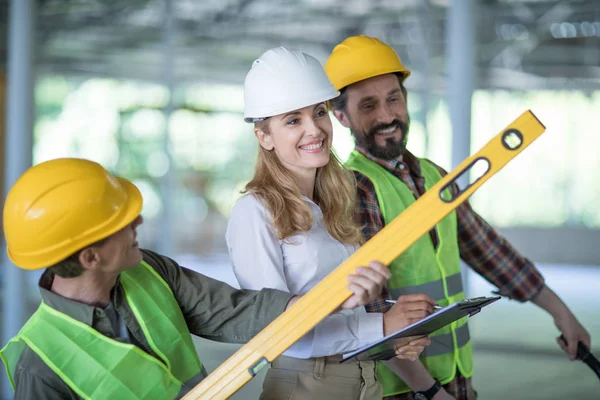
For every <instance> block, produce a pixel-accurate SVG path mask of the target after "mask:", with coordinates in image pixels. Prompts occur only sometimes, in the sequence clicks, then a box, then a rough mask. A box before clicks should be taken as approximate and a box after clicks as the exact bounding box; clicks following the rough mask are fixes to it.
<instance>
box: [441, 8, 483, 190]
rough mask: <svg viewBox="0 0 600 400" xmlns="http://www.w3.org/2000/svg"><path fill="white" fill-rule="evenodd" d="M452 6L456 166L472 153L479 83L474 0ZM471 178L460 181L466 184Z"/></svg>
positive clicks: (449, 65)
mask: <svg viewBox="0 0 600 400" xmlns="http://www.w3.org/2000/svg"><path fill="white" fill-rule="evenodd" d="M450 5H451V6H450V8H449V10H448V29H447V36H448V42H447V56H446V60H447V71H448V86H447V94H446V99H447V102H448V108H449V110H450V121H451V122H452V168H455V167H456V166H458V164H460V163H461V162H462V161H463V160H464V159H465V158H467V157H468V156H469V155H470V154H471V97H472V95H473V88H474V85H475V76H474V75H475V71H476V68H475V37H474V35H475V27H474V21H473V0H452V1H451V2H450ZM466 184H467V181H466V180H465V179H463V180H462V181H461V182H459V185H460V186H461V187H463V188H464V187H465V186H466Z"/></svg>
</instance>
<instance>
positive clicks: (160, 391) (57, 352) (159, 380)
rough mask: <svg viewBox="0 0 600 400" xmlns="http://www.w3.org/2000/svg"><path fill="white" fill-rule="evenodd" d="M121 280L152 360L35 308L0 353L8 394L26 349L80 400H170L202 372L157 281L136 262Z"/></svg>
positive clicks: (177, 310) (177, 313) (61, 315)
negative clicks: (149, 348) (36, 356)
mask: <svg viewBox="0 0 600 400" xmlns="http://www.w3.org/2000/svg"><path fill="white" fill-rule="evenodd" d="M120 279H121V284H122V287H123V289H124V292H125V298H126V299H127V303H128V304H129V307H130V308H131V310H132V312H133V314H134V315H135V318H136V320H137V321H138V323H139V324H140V327H141V328H142V331H143V332H144V335H145V337H146V339H147V340H148V344H149V345H150V347H151V348H152V350H153V351H154V352H155V353H156V354H157V355H158V356H159V358H155V357H153V356H151V355H149V354H148V353H146V352H144V351H143V350H142V349H140V348H138V347H136V346H134V345H132V344H127V343H122V342H119V341H117V340H113V339H110V338H108V337H106V336H104V335H102V334H101V333H100V332H98V331H96V330H95V329H93V328H92V327H90V326H88V325H86V324H84V323H82V322H80V321H77V320H75V319H73V318H71V317H69V316H68V315H66V314H64V313H61V312H60V311H57V310H55V309H53V308H51V307H49V306H48V305H46V304H45V303H43V302H42V303H41V304H40V307H39V308H38V310H37V311H36V312H35V313H34V314H33V316H32V317H31V318H30V319H29V321H27V323H26V324H25V325H24V326H23V328H22V329H21V330H20V331H19V333H18V334H17V336H15V337H14V338H13V339H12V340H11V341H10V342H9V343H8V344H7V345H6V346H5V347H4V348H3V349H2V350H0V356H1V357H2V360H3V361H4V363H5V365H6V370H7V373H8V377H9V379H10V382H11V385H13V388H14V374H15V368H16V366H17V363H18V361H19V358H20V356H21V353H22V351H23V349H24V348H25V345H27V346H29V347H30V348H31V350H33V351H34V352H35V353H36V354H37V355H38V356H40V358H41V359H42V360H43V361H44V362H45V363H46V364H47V365H48V366H49V367H50V368H51V369H52V370H53V371H54V372H55V373H56V374H57V375H58V376H59V377H60V378H61V379H62V380H63V381H64V382H65V383H66V384H67V385H68V386H69V387H70V388H71V390H73V391H74V392H75V393H76V394H77V395H78V396H80V397H82V398H84V399H94V400H96V399H124V400H125V399H127V400H129V399H131V400H138V399H173V398H174V397H175V396H177V394H178V393H179V390H180V389H181V386H182V384H183V383H184V382H185V381H187V380H188V379H190V378H192V377H194V376H196V375H197V374H199V373H200V372H201V371H202V363H201V362H200V359H199V358H198V355H197V354H196V349H195V347H194V343H193V342H192V337H191V335H190V332H189V330H188V328H187V324H186V322H185V320H184V318H183V314H182V313H181V309H180V308H179V305H178V303H177V301H176V300H175V297H174V296H173V292H172V291H171V289H170V288H169V285H168V284H167V283H166V282H165V281H164V280H163V279H162V277H161V276H160V275H158V273H157V272H156V271H154V269H153V268H152V267H151V266H150V265H148V264H147V263H145V262H144V261H142V262H141V263H140V264H139V265H137V266H136V267H134V268H132V269H130V270H127V271H124V272H122V273H121V275H120Z"/></svg>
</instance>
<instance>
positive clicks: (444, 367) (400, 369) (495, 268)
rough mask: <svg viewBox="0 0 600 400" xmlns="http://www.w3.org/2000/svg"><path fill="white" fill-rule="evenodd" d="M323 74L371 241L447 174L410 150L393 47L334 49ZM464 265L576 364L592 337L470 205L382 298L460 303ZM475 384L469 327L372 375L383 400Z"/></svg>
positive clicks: (454, 328) (470, 393)
mask: <svg viewBox="0 0 600 400" xmlns="http://www.w3.org/2000/svg"><path fill="white" fill-rule="evenodd" d="M325 70H326V72H327V75H328V76H329V79H330V80H331V82H332V83H333V85H334V86H335V88H336V89H338V90H340V91H341V95H340V96H339V97H337V98H336V99H334V100H332V109H333V113H334V115H335V116H336V118H337V119H338V120H339V121H340V123H341V124H342V125H343V126H345V127H346V128H349V129H350V130H351V132H352V134H353V136H354V139H355V142H356V148H355V150H354V151H353V152H352V154H351V156H350V158H349V160H348V162H347V165H348V166H349V167H350V168H351V169H352V170H353V171H354V173H355V176H356V179H357V183H358V188H357V190H358V199H357V208H358V210H357V219H358V222H359V225H360V226H362V227H363V234H364V236H365V239H370V238H371V237H372V236H374V235H375V234H376V233H377V232H379V231H380V230H381V229H383V227H384V226H385V225H386V224H387V223H389V222H390V221H392V220H393V219H394V218H395V217H396V216H397V215H398V214H400V213H401V212H402V211H403V210H405V209H406V208H407V207H408V206H410V204H412V203H413V202H414V201H415V199H417V198H419V196H422V195H423V193H424V192H425V191H426V190H428V189H429V188H430V187H432V186H433V185H435V184H436V183H437V182H438V181H439V180H440V179H441V178H442V177H443V176H444V175H445V174H446V172H445V171H444V170H443V169H442V168H440V167H439V166H438V165H436V164H434V163H433V162H431V161H429V160H426V159H423V158H418V157H416V156H414V155H413V154H411V153H410V152H409V151H407V150H406V142H407V140H408V131H409V126H410V118H409V115H408V111H407V106H406V105H407V99H408V96H407V91H406V88H405V87H404V81H405V80H406V79H407V78H408V77H409V76H410V71H409V70H408V69H406V68H405V67H404V65H403V64H402V61H401V60H400V58H399V57H398V55H397V54H396V52H395V51H394V50H393V49H392V48H391V47H390V46H388V45H387V44H385V43H383V42H381V41H380V40H378V39H376V38H372V37H368V36H353V37H349V38H347V39H346V40H344V41H343V42H342V43H340V44H338V45H337V46H336V47H335V48H334V49H333V52H332V53H331V55H330V57H329V59H328V60H327V63H326V65H325ZM452 190H454V191H456V190H457V188H456V187H454V188H452ZM461 258H462V259H463V260H464V261H465V262H466V263H467V264H468V265H470V266H471V268H473V269H474V270H475V271H476V272H477V273H479V274H480V275H482V276H483V277H484V278H485V279H487V280H488V281H490V282H491V283H492V284H494V285H495V286H497V287H498V288H499V291H500V293H501V294H502V295H504V296H507V297H510V298H512V299H515V300H518V301H521V302H524V301H528V300H530V301H532V302H534V303H535V304H537V305H538V306H540V307H541V308H543V309H544V310H546V311H548V312H549V313H550V314H551V315H552V316H553V317H554V322H555V323H556V326H557V327H558V328H559V329H560V330H561V332H562V333H563V334H564V336H565V338H566V339H567V342H568V344H569V345H568V346H565V345H564V344H563V343H562V342H561V341H559V340H557V341H558V343H559V345H560V346H561V348H562V349H563V350H564V351H565V352H567V353H568V355H569V358H570V359H572V360H573V359H575V355H576V349H577V342H578V341H582V342H583V343H585V344H586V345H588V346H589V345H590V336H589V334H588V332H587V331H586V330H585V329H584V328H583V327H582V326H581V324H580V323H579V322H578V321H577V319H576V318H575V316H574V315H573V313H572V312H571V311H570V310H569V308H568V307H567V306H566V305H565V304H564V303H563V302H562V301H561V299H560V298H559V297H558V296H557V295H556V294H555V293H554V292H553V291H552V290H550V288H549V287H548V286H546V285H545V284H544V279H543V277H542V275H541V274H540V272H539V271H538V270H537V269H536V268H535V266H534V265H533V264H532V263H531V262H530V261H529V260H527V259H525V258H524V257H523V256H521V255H520V254H519V253H517V251H516V250H515V249H514V248H513V247H512V246H511V245H510V244H509V243H508V242H507V241H506V240H505V239H504V238H502V237H501V236H500V235H499V234H498V233H497V232H496V231H495V230H494V229H492V227H490V226H489V225H488V224H487V223H486V222H485V221H484V220H483V219H482V218H481V217H480V216H479V215H477V214H476V213H475V212H474V211H473V210H472V209H471V207H470V205H469V204H468V203H467V202H465V203H463V204H462V205H461V206H459V207H458V209H457V210H456V211H455V212H452V213H451V214H450V215H449V216H448V217H446V218H445V219H444V220H442V222H440V223H439V224H437V225H436V226H435V228H434V229H432V230H431V231H430V232H429V235H426V236H424V237H422V238H421V239H420V240H419V241H418V242H417V243H415V244H414V245H413V246H412V247H411V248H409V249H408V250H407V251H406V252H405V253H404V254H403V255H402V256H401V257H400V258H398V259H397V260H395V261H394V262H393V263H392V265H391V266H390V268H391V271H392V278H391V279H390V280H389V281H388V285H387V289H386V290H384V292H383V296H384V297H385V296H388V297H389V296H391V297H393V298H397V297H398V296H400V295H402V294H408V293H425V294H428V295H429V296H430V297H432V298H433V299H434V300H437V301H438V303H439V304H441V305H448V304H450V303H452V302H455V301H459V300H462V299H464V298H465V295H464V292H463V287H462V279H461V273H460V263H459V260H460V259H461ZM388 307H389V306H388V305H386V303H385V302H383V301H379V302H376V303H373V304H372V305H370V306H369V307H368V309H370V311H378V312H385V311H386V309H387V308H388ZM472 375H473V361H472V348H471V341H470V337H469V330H468V326H467V323H466V320H461V321H459V322H458V323H456V324H452V325H451V327H447V328H444V329H443V330H441V331H439V332H438V333H437V334H436V335H433V336H431V345H430V346H429V347H427V348H426V349H425V351H424V352H423V353H422V355H421V361H420V362H416V363H412V364H411V363H410V362H406V361H403V360H398V359H394V360H391V361H390V362H386V365H381V368H378V376H379V379H380V380H381V382H382V384H383V387H384V395H385V396H387V397H386V399H388V400H392V399H393V400H400V399H402V400H405V399H406V400H408V399H413V398H416V399H436V400H438V399H447V398H456V399H473V398H476V392H475V391H474V390H473V388H472V385H471V376H472Z"/></svg>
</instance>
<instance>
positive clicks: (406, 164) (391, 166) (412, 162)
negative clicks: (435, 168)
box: [356, 145, 423, 178]
mask: <svg viewBox="0 0 600 400" xmlns="http://www.w3.org/2000/svg"><path fill="white" fill-rule="evenodd" d="M356 151H358V152H359V153H360V154H362V155H363V156H365V157H367V158H368V159H369V160H371V161H373V162H374V163H376V164H378V165H381V166H382V167H383V168H385V169H386V170H388V171H390V172H392V173H393V172H394V171H397V170H402V169H404V168H408V170H409V171H410V173H411V175H413V176H414V177H415V178H422V177H423V175H422V174H421V164H419V159H418V158H417V157H415V156H414V155H413V154H412V153H411V152H410V151H408V150H406V151H405V152H404V154H403V155H402V161H399V160H397V159H393V160H383V159H381V158H377V157H375V156H374V155H372V154H370V153H369V152H368V151H367V150H365V149H364V148H362V147H360V146H358V145H357V146H356Z"/></svg>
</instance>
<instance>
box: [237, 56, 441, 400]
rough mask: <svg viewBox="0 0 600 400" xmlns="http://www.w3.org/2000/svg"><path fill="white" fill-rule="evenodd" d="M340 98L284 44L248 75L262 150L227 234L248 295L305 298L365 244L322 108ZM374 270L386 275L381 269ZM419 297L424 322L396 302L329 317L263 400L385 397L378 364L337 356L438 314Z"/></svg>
mask: <svg viewBox="0 0 600 400" xmlns="http://www.w3.org/2000/svg"><path fill="white" fill-rule="evenodd" d="M338 95H339V92H338V91H337V90H335V88H334V87H333V85H332V84H331V83H330V82H329V79H328V78H327V75H326V74H325V71H324V70H323V67H322V66H321V64H320V63H319V61H318V60H317V59H315V58H314V57H312V56H310V55H308V54H305V53H302V52H299V51H296V50H292V49H287V48H285V47H277V48H274V49H271V50H268V51H267V52H265V53H264V54H263V55H261V56H260V58H259V59H257V60H256V61H254V63H253V64H252V68H251V70H250V71H249V72H248V75H247V76H246V80H245V83H244V100H245V108H244V117H245V120H246V122H251V123H254V134H255V136H256V138H257V139H258V143H259V153H258V160H257V165H256V169H255V173H254V177H253V179H252V180H251V181H250V182H249V183H248V185H247V186H246V189H245V192H246V193H247V194H246V195H245V196H243V197H242V198H240V199H239V200H238V202H237V203H236V204H235V206H234V207H233V210H232V213H231V217H230V220H229V224H228V227H227V234H226V238H227V246H228V250H229V255H230V257H231V261H232V264H233V269H234V273H235V276H236V278H237V280H238V282H239V284H240V286H241V287H242V288H243V289H261V288H264V287H270V288H276V289H280V290H285V291H288V292H291V293H294V294H299V295H302V294H305V293H306V292H308V291H309V290H310V289H312V288H313V287H314V286H315V285H316V284H317V283H318V282H319V281H320V280H321V279H323V278H324V277H325V276H327V275H328V274H329V273H330V272H332V271H333V270H334V269H335V268H336V267H337V266H338V265H340V264H341V263H342V262H344V261H345V260H346V259H347V258H348V257H349V256H350V255H351V254H352V253H353V252H354V251H356V250H357V249H358V247H359V246H360V244H361V242H362V237H361V233H360V229H359V227H358V226H356V225H355V222H354V219H353V213H354V208H355V192H356V188H355V182H354V180H353V176H352V175H351V174H349V173H347V172H346V171H345V170H344V169H343V167H342V166H341V164H340V162H339V161H338V159H337V158H336V157H335V155H334V154H333V150H332V135H333V127H332V124H331V120H330V119H329V113H328V110H327V104H326V102H327V101H328V100H331V99H333V98H335V97H337V96H338ZM371 267H372V272H373V273H382V274H387V272H385V267H384V266H383V265H381V264H379V263H376V262H373V263H371ZM354 283H355V282H354ZM354 283H353V282H352V281H351V283H350V286H351V285H353V284H354ZM376 295H377V296H378V295H379V293H377V294H376ZM414 296H415V297H414V298H411V297H410V296H407V299H406V302H412V304H413V305H414V304H415V303H418V306H419V307H420V308H421V309H422V315H414V314H412V315H410V316H409V315H408V314H407V313H406V312H405V311H403V310H405V308H403V307H404V306H406V302H405V303H402V302H399V303H397V304H396V305H395V306H394V307H393V308H392V309H391V310H390V311H388V312H387V313H385V314H381V313H367V312H366V311H365V309H364V308H363V307H360V308H355V309H353V310H348V309H344V310H341V311H339V312H336V313H334V314H332V315H330V316H328V317H327V318H326V319H324V320H323V321H322V322H321V323H319V324H318V325H317V326H316V327H315V328H314V329H313V330H311V331H310V332H309V333H308V334H307V335H305V336H304V337H303V338H301V339H300V341H298V342H297V343H296V344H294V345H293V346H292V347H290V348H289V349H288V350H287V351H286V352H284V353H283V355H282V356H281V357H279V358H278V359H276V360H274V361H273V363H272V366H271V369H269V371H268V372H267V375H266V378H265V381H264V384H263V392H262V394H261V399H263V400H264V399H315V400H319V399H326V400H332V399H331V396H332V395H333V396H337V398H338V399H344V400H346V399H357V400H358V399H361V400H367V399H377V400H380V399H381V398H382V389H381V385H380V384H379V382H378V381H377V378H376V375H375V363H374V362H372V361H367V362H358V361H355V362H348V363H344V364H340V363H339V361H340V360H341V354H343V353H347V352H349V351H352V350H355V349H356V348H358V347H360V346H363V345H365V344H367V343H370V342H372V341H374V340H377V339H380V338H381V337H383V335H384V334H389V333H391V332H393V331H395V330H397V329H400V328H402V327H404V326H406V325H408V324H409V323H412V322H414V321H415V320H417V319H420V318H422V317H424V316H425V315H427V314H428V313H430V312H432V311H433V308H432V306H433V304H434V302H433V300H431V299H429V298H427V299H424V298H423V296H421V295H414ZM411 309H414V307H411ZM427 344H429V339H428V338H425V339H421V340H419V341H415V342H413V343H412V344H410V345H407V346H405V347H403V348H400V350H399V357H401V358H407V359H413V360H414V359H416V358H417V357H418V355H419V354H420V352H421V351H422V350H423V348H424V346H426V345H427Z"/></svg>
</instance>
